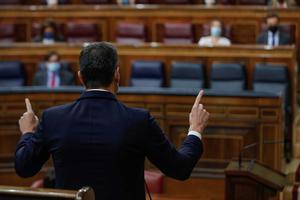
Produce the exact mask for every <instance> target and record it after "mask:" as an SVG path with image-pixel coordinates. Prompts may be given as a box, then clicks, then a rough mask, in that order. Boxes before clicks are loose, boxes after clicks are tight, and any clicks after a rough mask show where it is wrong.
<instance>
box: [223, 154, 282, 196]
mask: <svg viewBox="0 0 300 200" xmlns="http://www.w3.org/2000/svg"><path fill="white" fill-rule="evenodd" d="M225 175H226V192H225V199H226V200H241V199H243V200H248V199H249V200H256V199H258V200H271V199H272V200H275V199H278V197H279V192H280V191H282V190H283V188H284V186H285V185H287V178H286V175H285V174H283V173H281V172H279V171H276V170H274V169H272V168H270V167H268V166H266V165H264V164H261V163H259V162H257V161H254V160H251V161H249V160H244V161H243V162H242V163H241V167H240V166H239V162H238V161H232V162H230V164H229V165H228V167H227V168H226V170H225Z"/></svg>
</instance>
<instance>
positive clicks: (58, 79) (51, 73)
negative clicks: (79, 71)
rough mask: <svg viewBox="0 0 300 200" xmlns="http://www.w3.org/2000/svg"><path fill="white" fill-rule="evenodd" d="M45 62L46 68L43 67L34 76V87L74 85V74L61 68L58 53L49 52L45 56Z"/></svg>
mask: <svg viewBox="0 0 300 200" xmlns="http://www.w3.org/2000/svg"><path fill="white" fill-rule="evenodd" d="M44 61H45V63H44V64H45V65H44V67H41V69H40V70H39V71H38V72H37V73H36V74H35V76H34V79H33V85H34V86H47V87H48V88H57V87H59V86H66V85H74V75H73V73H71V72H70V71H68V70H66V69H64V68H62V67H61V63H60V62H59V55H58V53H57V52H55V51H51V52H49V53H48V54H47V55H46V56H45V59H44ZM42 66H43V65H42Z"/></svg>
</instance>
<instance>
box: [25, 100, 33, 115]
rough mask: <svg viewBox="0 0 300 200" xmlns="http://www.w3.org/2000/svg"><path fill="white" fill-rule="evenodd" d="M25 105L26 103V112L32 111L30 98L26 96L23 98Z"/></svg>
mask: <svg viewBox="0 0 300 200" xmlns="http://www.w3.org/2000/svg"><path fill="white" fill-rule="evenodd" d="M25 105H26V109H27V112H32V113H33V110H32V107H31V103H30V100H29V99H28V98H26V99H25Z"/></svg>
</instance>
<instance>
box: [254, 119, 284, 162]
mask: <svg viewBox="0 0 300 200" xmlns="http://www.w3.org/2000/svg"><path fill="white" fill-rule="evenodd" d="M280 130H283V129H282V126H280V125H279V126H278V125H271V124H265V125H262V126H261V132H262V134H261V135H260V137H261V140H260V141H262V142H261V143H260V144H259V146H260V149H261V150H260V157H261V160H263V162H264V163H267V164H268V165H273V166H280V165H281V163H282V162H283V159H284V158H283V156H282V155H283V152H282V151H283V143H279V144H277V145H276V144H264V141H275V142H280V141H282V138H284V136H283V131H280ZM282 142H283V141H282ZM278 147H281V148H278ZM270 154H276V155H281V156H277V157H272V156H268V155H270Z"/></svg>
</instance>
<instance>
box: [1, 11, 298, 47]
mask: <svg viewBox="0 0 300 200" xmlns="http://www.w3.org/2000/svg"><path fill="white" fill-rule="evenodd" d="M269 11H270V8H269V7H264V6H205V5H179V6H178V5H177V6H174V5H173V6H171V5H169V6H164V5H133V6H118V5H110V6H109V5H106V6H99V5H98V6H93V5H65V6H54V7H49V6H1V7H0V22H1V23H5V22H7V23H16V24H19V25H20V26H21V29H20V31H19V33H20V37H22V40H23V41H24V40H26V41H31V37H32V24H34V23H40V22H42V21H44V20H45V19H47V18H53V19H54V20H56V21H57V22H58V23H61V24H66V23H67V22H70V21H82V22H92V23H96V24H97V25H98V28H99V31H100V33H99V39H100V40H106V41H116V28H117V24H118V23H119V22H138V23H143V24H145V25H146V27H147V30H146V32H147V34H146V35H147V41H148V42H162V39H163V38H162V37H163V32H164V29H163V27H162V24H163V23H165V22H187V23H191V24H193V25H194V36H195V42H197V41H198V40H199V38H200V36H201V35H202V25H203V24H207V23H208V22H209V21H210V20H212V19H214V18H218V19H221V20H223V21H224V23H225V25H229V26H231V32H232V38H231V39H232V42H233V43H234V44H255V43H256V42H255V41H256V38H257V36H258V34H259V33H260V32H261V30H262V24H264V22H265V16H266V15H267V13H268V12H269ZM273 11H275V12H278V13H279V15H280V18H281V22H282V23H283V24H290V25H292V29H293V30H294V31H295V33H294V38H295V41H296V43H297V46H299V45H300V43H299V41H300V40H299V37H300V20H299V19H300V12H299V8H297V7H291V8H288V9H275V10H273Z"/></svg>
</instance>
